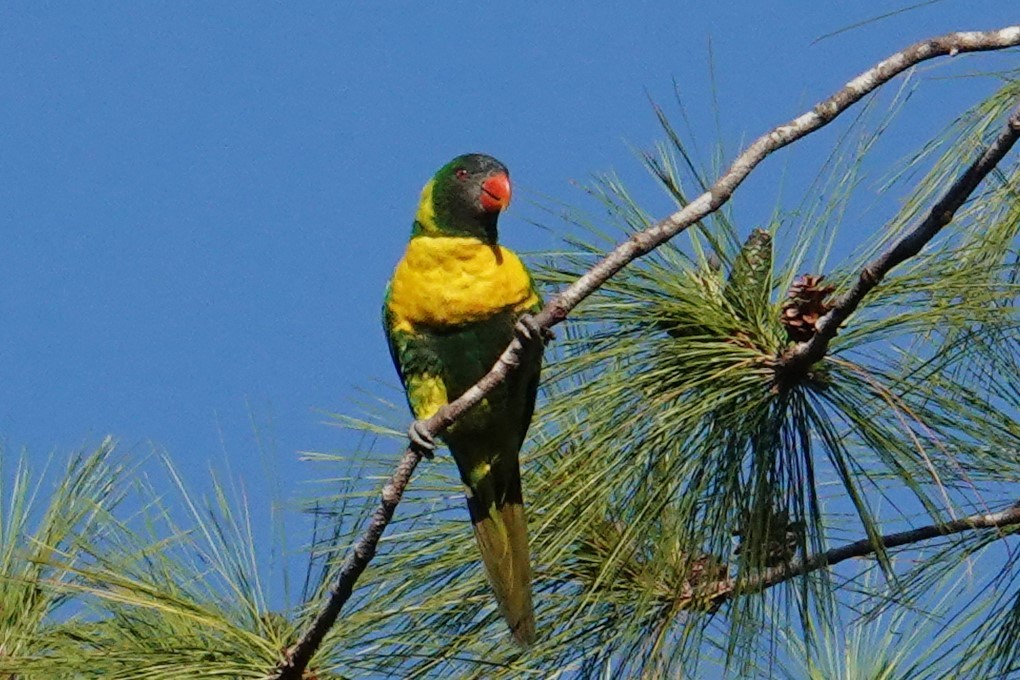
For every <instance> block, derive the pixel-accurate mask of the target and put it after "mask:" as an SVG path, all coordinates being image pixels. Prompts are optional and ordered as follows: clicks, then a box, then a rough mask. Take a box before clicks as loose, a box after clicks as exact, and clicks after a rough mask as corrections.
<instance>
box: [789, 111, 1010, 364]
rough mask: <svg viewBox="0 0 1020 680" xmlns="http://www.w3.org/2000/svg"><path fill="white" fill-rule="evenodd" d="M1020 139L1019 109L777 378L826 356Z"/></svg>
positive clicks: (869, 269) (870, 269)
mask: <svg viewBox="0 0 1020 680" xmlns="http://www.w3.org/2000/svg"><path fill="white" fill-rule="evenodd" d="M1018 137H1020V109H1018V110H1016V111H1014V112H1013V114H1012V115H1011V116H1010V117H1009V119H1008V120H1007V121H1006V127H1005V129H1004V130H1003V131H1002V132H1001V133H1000V134H999V136H998V137H997V138H996V139H995V141H994V142H992V143H991V145H989V146H988V148H986V149H985V150H984V152H982V154H981V155H980V156H979V157H978V159H977V160H975V161H974V162H973V163H971V165H970V167H968V168H967V170H966V171H965V172H964V173H963V174H962V175H960V177H959V178H957V180H956V181H955V182H953V185H952V186H951V187H949V189H948V190H947V191H946V194H945V195H944V196H943V197H942V198H941V199H940V200H939V201H938V203H936V204H935V206H934V207H933V208H932V209H931V212H929V213H928V215H927V216H926V217H925V218H924V220H922V221H921V223H920V224H918V225H917V226H916V227H914V228H913V229H912V230H911V231H910V233H908V234H907V235H906V236H904V237H903V238H901V239H900V240H899V241H897V242H896V243H895V244H894V245H893V246H892V247H891V248H889V249H888V250H886V251H885V252H884V253H882V254H881V255H879V256H878V257H877V258H876V259H875V260H873V261H872V262H869V263H868V264H867V265H866V266H865V267H864V269H862V270H861V273H860V275H859V276H858V278H857V282H856V283H855V284H854V286H853V288H851V289H850V290H848V291H847V292H846V293H844V294H843V295H841V296H840V297H839V299H838V300H836V302H835V303H833V307H832V309H831V310H830V311H829V312H828V313H827V314H826V315H825V316H823V317H822V318H821V319H819V320H818V322H817V323H816V324H815V331H816V332H815V334H814V335H813V336H812V337H811V339H810V340H806V341H805V342H802V343H799V344H798V345H796V346H794V347H793V348H792V349H791V350H790V351H788V352H787V353H786V354H784V355H783V356H782V357H781V358H780V359H779V361H778V362H776V372H777V376H778V377H780V378H781V377H783V376H792V375H797V374H798V373H802V372H803V371H805V370H806V369H807V368H808V367H809V366H811V365H812V364H814V363H815V362H816V361H819V360H820V359H821V358H822V357H824V356H825V352H826V350H828V347H829V342H830V341H831V340H832V339H833V338H834V337H836V333H837V331H838V330H839V327H840V325H841V324H842V323H843V322H844V321H846V320H847V318H848V317H849V316H850V315H851V314H853V312H854V310H856V309H857V306H858V305H859V304H860V303H861V300H863V299H864V296H865V295H867V294H868V293H870V292H871V291H872V290H873V289H874V288H875V286H877V285H878V284H879V283H880V282H881V281H882V279H883V278H884V277H885V275H886V274H888V273H889V271H890V270H891V269H892V268H893V267H895V266H897V265H899V264H902V263H903V262H904V261H906V260H907V259H909V258H911V257H913V256H914V255H917V254H918V253H919V252H921V249H922V248H923V247H924V246H925V245H927V244H928V242H929V241H931V240H932V239H933V238H935V235H936V234H938V233H939V231H940V230H941V229H942V228H943V227H944V226H946V225H947V224H949V223H950V222H951V221H952V220H953V216H954V215H955V214H956V211H957V210H959V209H960V206H962V205H963V204H964V202H965V201H966V200H967V199H968V198H970V195H971V194H972V193H974V190H975V189H977V187H978V185H979V184H980V183H981V181H982V180H983V179H984V178H985V177H986V176H987V175H988V173H990V172H991V171H992V170H993V169H994V168H995V166H996V165H998V163H999V161H1001V160H1002V159H1003V157H1004V156H1005V155H1006V154H1007V153H1008V152H1009V150H1010V149H1011V148H1012V147H1013V145H1014V144H1015V143H1016V141H1017V138H1018Z"/></svg>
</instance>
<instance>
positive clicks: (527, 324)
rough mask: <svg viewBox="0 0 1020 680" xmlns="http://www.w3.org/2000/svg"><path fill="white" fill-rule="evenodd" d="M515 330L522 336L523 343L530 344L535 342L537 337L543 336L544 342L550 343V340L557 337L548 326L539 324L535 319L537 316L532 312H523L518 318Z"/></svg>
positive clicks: (544, 343) (518, 335)
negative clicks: (543, 326) (544, 326)
mask: <svg viewBox="0 0 1020 680" xmlns="http://www.w3.org/2000/svg"><path fill="white" fill-rule="evenodd" d="M514 332H515V333H516V334H517V337H518V338H520V340H521V343H522V344H530V343H533V342H535V340H536V339H538V338H541V340H542V344H543V345H548V344H549V341H550V340H552V339H553V338H555V337H556V336H555V335H554V334H553V332H552V331H551V330H549V329H548V328H542V327H541V326H539V325H538V322H537V321H535V317H534V316H532V315H531V314H522V315H521V316H520V318H518V319H517V324H516V325H515V326H514Z"/></svg>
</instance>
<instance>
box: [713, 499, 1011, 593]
mask: <svg viewBox="0 0 1020 680" xmlns="http://www.w3.org/2000/svg"><path fill="white" fill-rule="evenodd" d="M1018 524H1020V501H1018V502H1017V503H1014V504H1013V505H1011V506H1009V507H1008V508H1006V509H1005V510H1001V511H999V512H993V513H990V514H977V515H971V516H969V517H964V518H963V519H957V520H953V521H952V522H946V523H944V524H929V525H928V526H923V527H919V528H917V529H910V530H908V531H900V532H898V533H894V534H887V535H885V536H881V537H879V541H878V542H879V543H880V544H881V545H882V547H883V548H885V549H887V550H888V549H892V548H901V547H903V546H906V545H913V544H915V543H920V542H922V541H930V540H931V539H933V538H939V537H941V536H951V535H953V534H960V533H964V532H967V531H978V530H982V529H1000V528H1002V527H1009V526H1016V525H1018ZM1007 535H1010V534H1005V533H1003V534H1002V536H1001V537H1003V538H1004V537H1006V536H1007ZM875 552H876V549H875V542H874V541H872V540H871V539H870V538H863V539H861V540H859V541H854V542H853V543H847V544H846V545H842V546H839V547H838V548H832V549H831V550H826V551H825V552H823V553H819V554H817V555H812V556H811V557H807V558H804V559H801V560H794V561H792V562H790V563H789V564H783V565H778V566H775V567H769V568H768V569H766V570H764V571H763V572H762V573H761V574H760V575H758V576H754V577H751V578H748V579H746V580H744V581H741V582H739V583H738V582H735V581H734V580H733V579H725V580H721V581H717V582H714V583H703V584H697V585H696V587H695V588H694V590H695V591H696V592H698V593H710V595H702V596H701V599H700V600H698V601H699V602H704V601H705V600H706V599H707V600H710V601H711V605H712V606H718V605H719V604H720V603H722V602H723V601H725V600H728V599H731V598H733V597H736V596H738V595H747V594H749V593H759V592H762V591H764V590H767V589H768V588H771V587H773V586H777V585H779V584H780V583H783V582H784V581H789V580H790V579H792V578H795V577H797V576H804V575H805V574H809V573H811V572H813V571H818V570H819V569H826V568H828V567H831V566H834V565H836V564H839V563H840V562H845V561H846V560H849V559H853V558H855V557H866V556H868V555H873V554H875Z"/></svg>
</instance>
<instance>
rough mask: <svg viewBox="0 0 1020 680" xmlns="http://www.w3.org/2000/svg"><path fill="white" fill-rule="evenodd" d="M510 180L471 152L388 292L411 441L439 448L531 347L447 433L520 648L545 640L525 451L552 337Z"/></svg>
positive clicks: (440, 190)
mask: <svg viewBox="0 0 1020 680" xmlns="http://www.w3.org/2000/svg"><path fill="white" fill-rule="evenodd" d="M510 192H511V190H510V175H509V172H508V171H507V169H506V167H505V166H504V165H503V164H502V163H500V162H499V161H497V160H496V159H495V158H492V157H491V156H485V155H482V154H468V155H464V156H458V157H457V158H454V159H453V160H452V161H450V162H449V163H447V164H446V165H444V166H443V167H442V168H440V169H439V171H438V172H436V174H435V175H434V176H433V177H432V179H431V180H430V181H429V182H428V183H427V184H426V185H425V188H424V189H423V190H422V193H421V202H420V203H419V205H418V212H417V215H416V216H415V219H414V225H413V227H412V229H411V239H410V241H409V243H408V244H407V250H406V251H405V253H404V257H403V258H402V259H401V260H400V262H399V263H398V264H397V267H396V269H395V271H394V273H393V278H392V279H391V280H390V283H389V285H388V286H387V288H386V298H385V302H384V304H383V325H384V327H385V331H386V338H387V340H388V342H389V348H390V355H391V356H392V357H393V363H394V364H395V365H396V367H397V372H398V373H399V374H400V379H401V382H402V383H403V385H404V389H405V391H406V392H407V401H408V403H409V404H410V406H411V410H412V411H413V413H414V417H415V418H416V420H415V422H414V424H413V425H412V426H411V429H410V431H409V433H408V434H409V436H410V438H411V439H412V441H414V442H415V443H417V444H418V445H419V446H422V447H423V448H425V449H426V450H431V449H432V448H434V447H435V443H434V442H433V441H432V438H431V437H430V436H429V433H428V431H427V430H426V429H425V428H424V422H425V421H426V420H427V419H428V418H429V417H431V416H432V415H434V414H435V413H436V411H438V410H439V409H440V408H441V407H442V406H443V405H444V404H447V403H448V402H450V401H453V400H454V399H456V398H457V397H458V396H460V395H461V394H462V393H463V392H464V391H465V390H467V389H468V388H469V387H471V386H472V385H474V384H475V383H476V382H477V381H478V380H479V379H480V378H481V377H482V376H483V375H485V374H486V373H488V371H489V369H491V368H492V366H493V365H494V364H495V363H496V360H497V359H498V358H499V356H500V354H501V353H502V352H503V350H504V349H505V348H506V346H507V345H509V344H510V342H511V341H512V340H513V339H514V337H515V336H517V337H519V338H520V339H521V341H522V343H523V345H524V352H523V358H522V360H521V362H520V365H519V366H518V367H517V369H516V370H514V371H512V373H511V374H510V375H509V376H508V378H507V380H506V381H505V382H503V383H502V384H501V385H499V386H498V387H497V388H496V389H495V390H493V391H492V392H490V393H489V394H488V396H487V397H486V398H485V399H483V400H482V401H481V402H480V403H479V404H478V405H476V406H475V407H473V408H472V409H470V410H469V411H468V412H466V413H465V414H464V415H463V417H461V418H460V419H458V420H457V421H456V422H455V423H454V424H453V425H452V426H451V427H450V428H449V429H448V430H447V431H446V432H445V433H444V434H443V435H442V439H443V441H444V442H445V443H446V444H447V446H449V448H450V452H451V453H452V454H453V458H454V460H455V461H456V463H457V467H458V469H459V470H460V476H461V479H462V480H463V482H464V485H465V487H466V490H465V495H466V496H467V506H468V511H469V512H470V514H471V522H472V524H473V525H474V530H475V537H476V538H477V539H478V546H479V548H480V549H481V553H482V562H483V563H484V565H485V571H486V573H487V574H488V577H489V582H490V583H491V584H492V589H493V590H494V591H495V594H496V600H497V602H498V603H499V608H500V611H501V612H502V614H503V616H504V618H505V619H506V621H507V623H508V624H509V626H510V630H511V632H512V634H513V637H514V639H516V640H517V641H518V642H519V643H521V644H523V645H527V644H530V643H531V642H532V641H533V640H534V637H535V617H534V613H533V610H532V603H531V564H530V558H529V553H528V533H527V521H526V519H525V515H524V504H523V499H522V495H521V473H520V466H519V463H518V452H519V451H520V449H521V445H522V444H523V443H524V437H525V435H526V433H527V430H528V425H529V424H530V422H531V414H532V411H533V410H534V406H535V393H536V391H537V389H538V378H539V370H540V369H541V364H542V350H543V347H544V341H545V337H544V336H543V333H542V332H541V331H540V329H538V328H537V326H536V325H535V323H534V320H533V319H532V316H531V315H532V314H534V313H536V312H538V311H539V310H540V309H541V307H542V301H541V298H540V297H539V295H538V292H537V291H536V289H535V284H534V281H533V280H532V277H531V275H530V274H529V272H528V270H527V269H526V268H525V266H524V265H523V264H522V263H521V261H520V259H519V258H518V257H517V255H515V254H514V253H513V252H512V251H510V250H508V249H506V248H504V247H502V246H500V245H499V244H498V243H497V229H496V222H497V220H498V219H499V214H500V212H501V211H502V210H503V209H504V208H506V206H507V205H508V204H509V202H510Z"/></svg>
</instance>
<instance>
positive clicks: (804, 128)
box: [275, 26, 1020, 680]
mask: <svg viewBox="0 0 1020 680" xmlns="http://www.w3.org/2000/svg"><path fill="white" fill-rule="evenodd" d="M1017 45H1020V26H1010V27H1007V28H1003V29H1000V30H996V31H988V32H963V33H949V34H947V35H944V36H941V37H938V38H932V39H930V40H925V41H922V42H919V43H915V44H914V45H911V46H910V47H908V48H906V49H904V50H902V51H900V52H897V53H895V54H893V55H892V56H891V57H889V58H888V59H885V60H883V61H881V62H879V63H878V64H877V65H875V66H874V67H873V68H870V69H868V70H867V71H865V72H864V73H862V74H860V75H859V76H857V77H856V78H854V79H853V80H851V81H850V82H849V83H847V84H846V85H845V86H844V87H843V88H842V89H840V90H839V91H838V92H836V93H835V94H834V95H832V96H831V97H829V98H828V99H825V100H824V101H822V102H820V103H818V104H816V105H815V106H814V107H813V108H812V109H811V110H810V111H808V112H807V113H804V114H803V115H801V116H799V117H797V118H795V119H793V120H791V121H790V122H788V123H785V124H783V125H780V126H778V127H776V128H773V129H772V130H770V131H769V132H767V133H766V134H764V135H762V136H761V137H759V138H758V139H756V140H755V141H754V142H753V143H752V144H751V145H750V146H749V147H748V148H747V150H746V151H744V152H743V153H742V154H740V156H738V157H737V159H736V160H735V161H734V162H733V164H732V165H731V166H730V167H729V169H728V170H727V171H726V173H725V174H724V175H723V176H722V177H720V178H719V179H718V180H717V181H716V182H715V184H713V185H712V186H711V187H710V188H709V190H708V191H706V192H705V193H703V194H702V195H701V196H699V197H698V198H697V199H695V200H693V201H692V202H690V203H689V204H687V205H686V206H685V207H684V208H683V209H682V210H680V211H678V212H676V213H674V214H672V215H670V216H669V217H667V218H665V219H664V220H662V221H660V222H657V223H656V224H654V225H652V226H651V227H649V228H648V229H645V230H644V231H641V232H638V233H636V234H634V235H632V236H631V237H630V238H628V239H627V240H626V241H624V242H623V243H620V244H619V245H617V246H616V248H614V249H613V250H612V252H610V253H609V254H608V255H607V256H606V257H605V258H603V259H602V260H601V261H599V262H598V263H597V264H596V265H595V266H593V267H592V268H591V269H590V270H589V271H588V272H587V273H586V274H584V275H583V276H581V277H580V278H579V279H578V280H577V281H575V282H574V283H573V284H572V285H571V286H569V287H568V288H567V289H566V290H564V291H563V292H561V293H560V294H559V295H557V296H556V297H554V298H553V299H552V300H550V301H549V303H548V304H546V306H545V308H543V309H542V311H541V312H540V313H539V314H538V315H537V316H536V318H535V321H536V322H537V324H538V325H539V326H540V327H541V328H545V329H548V328H551V327H552V326H555V325H556V324H558V323H560V322H562V321H563V320H564V319H566V318H567V315H568V314H569V313H570V311H571V310H573V309H574V308H575V307H576V306H577V305H578V304H579V303H580V302H581V301H582V300H584V299H585V298H586V297H588V296H589V295H591V294H592V293H593V292H595V291H596V290H597V289H598V288H599V287H600V286H602V285H603V284H604V283H605V282H606V281H608V280H609V278H610V277H612V276H613V275H614V274H616V273H617V272H618V271H620V270H621V269H623V268H624V267H625V266H627V264H629V263H630V262H633V261H634V260H636V259H637V258H639V257H641V256H642V255H645V254H647V253H648V252H650V251H651V250H653V249H655V248H657V247H658V246H660V245H662V244H663V243H665V242H666V241H668V240H669V239H671V238H673V237H674V236H676V235H677V234H679V233H680V232H681V231H683V230H684V229H687V228H688V227H690V226H691V225H692V224H695V223H697V222H698V221H700V220H702V219H703V218H705V217H706V216H707V215H710V214H712V213H713V212H715V211H716V210H718V209H719V208H720V207H721V206H722V205H723V204H724V203H726V201H728V200H729V199H730V197H731V196H732V195H733V192H734V191H735V190H736V188H737V187H738V186H740V184H741V183H742V182H743V181H744V180H745V179H746V178H747V176H748V175H749V174H750V173H751V171H752V170H753V169H754V168H755V167H756V166H757V165H758V164H759V163H761V162H762V161H763V160H764V159H765V157H766V156H768V155H769V154H771V153H772V152H773V151H776V150H777V149H781V148H782V147H784V146H787V145H788V144H791V143H793V142H795V141H796V140H798V139H800V138H801V137H804V136H806V135H808V134H810V133H811V132H814V131H815V130H818V129H819V128H821V127H824V126H825V125H826V124H828V123H829V122H830V121H832V120H833V119H834V118H836V117H837V116H838V115H840V114H841V113H842V112H843V111H845V110H846V109H848V108H849V107H850V106H852V105H853V104H855V103H856V102H858V101H860V99H861V98H863V97H864V96H865V95H867V94H868V93H869V92H872V91H873V90H875V89H877V88H878V87H880V86H881V85H883V84H884V83H886V82H887V81H889V80H890V79H892V78H894V77H895V76H896V75H898V74H900V73H902V72H903V71H905V70H907V69H908V68H910V67H912V66H914V65H916V64H919V63H921V62H923V61H926V60H928V59H932V58H935V57H940V56H946V55H949V56H955V55H956V54H960V53H963V52H981V51H988V50H998V49H1003V48H1006V47H1015V46H1017ZM521 350H522V347H521V343H520V341H518V340H514V341H513V342H512V343H510V345H509V346H508V347H507V348H506V350H505V351H504V352H503V354H502V355H501V356H500V357H499V360H498V361H497V362H496V364H495V366H493V367H492V370H490V371H489V373H488V374H486V375H485V376H484V377H483V378H482V379H481V380H479V381H478V383H477V384H475V385H474V386H473V387H471V388H470V389H469V390H467V391H466V392H464V394H462V395H461V396H460V397H458V398H457V399H455V400H454V401H453V402H451V403H450V404H448V405H447V406H445V407H444V408H442V409H440V410H439V412H438V413H436V415H434V416H433V417H432V418H430V419H429V420H428V422H427V423H426V427H427V429H428V431H429V433H430V434H432V435H433V436H438V435H439V434H440V433H441V432H442V431H443V430H445V429H446V428H447V427H449V426H450V424H451V423H453V422H454V421H455V420H456V419H457V418H459V417H460V416H461V414H463V413H464V412H465V411H467V410H468V409H470V408H471V407H472V406H474V405H475V404H477V403H478V402H479V401H481V399H482V398H483V397H484V396H485V395H486V394H488V393H489V392H490V391H491V390H492V389H493V388H495V387H496V386H497V385H499V384H500V383H502V382H503V381H504V380H505V379H506V376H507V375H508V374H509V372H510V371H511V370H512V367H514V366H516V365H517V364H518V363H519V361H518V359H519V356H520V352H521ZM421 457H422V454H421V452H419V451H417V450H415V449H414V448H413V447H412V448H408V449H407V450H406V451H405V452H404V455H403V458H402V460H401V462H400V465H399V466H398V468H397V470H396V472H395V473H394V475H393V477H392V478H391V479H390V482H389V483H388V484H387V485H386V487H384V489H383V499H382V503H381V504H380V506H379V507H378V508H377V509H376V511H375V513H374V514H373V515H372V519H371V520H370V522H369V525H368V527H366V529H365V533H364V534H363V535H362V536H361V538H360V539H359V540H358V542H357V543H356V544H355V546H354V550H353V551H352V552H351V554H350V555H349V556H348V558H347V561H346V562H345V563H344V566H343V568H342V569H341V570H340V573H339V575H338V576H337V581H336V583H335V584H334V585H333V587H332V588H331V589H330V595H329V600H328V601H327V603H326V604H325V606H324V607H323V608H322V610H321V611H320V612H319V614H318V615H317V616H316V618H315V620H314V621H313V622H312V624H311V627H310V628H309V629H308V630H307V631H306V632H305V634H304V635H303V636H302V637H301V639H300V640H299V641H298V642H297V644H296V645H294V646H293V647H291V648H290V650H288V654H287V658H286V659H285V660H284V661H283V662H281V664H280V666H279V667H278V669H277V674H276V675H275V678H276V680H300V678H301V676H302V674H303V673H304V669H305V668H306V667H307V666H308V662H309V661H310V660H311V657H312V655H313V654H314V653H315V651H316V650H317V649H318V647H319V645H320V644H321V642H322V639H323V637H324V636H325V634H326V632H327V631H328V630H329V628H330V627H331V626H332V625H333V623H334V621H336V618H337V616H338V615H339V613H340V610H341V608H342V607H343V605H344V603H345V602H346V601H347V599H348V598H349V597H350V595H351V592H352V591H353V588H354V582H355V581H356V580H357V578H358V577H359V576H360V575H361V573H362V572H363V571H364V570H365V567H366V566H367V565H368V562H369V560H371V559H372V557H373V556H374V555H375V546H376V544H377V543H378V541H379V538H380V537H381V536H382V533H383V531H384V530H385V528H386V525H387V524H388V523H389V521H390V519H391V518H392V517H393V511H394V508H395V507H396V504H397V503H398V502H399V501H400V496H401V495H402V494H403V491H404V487H405V486H406V485H407V482H408V480H409V479H410V476H411V474H412V473H413V472H414V468H415V467H416V466H417V464H418V463H419V462H420V461H421Z"/></svg>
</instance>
